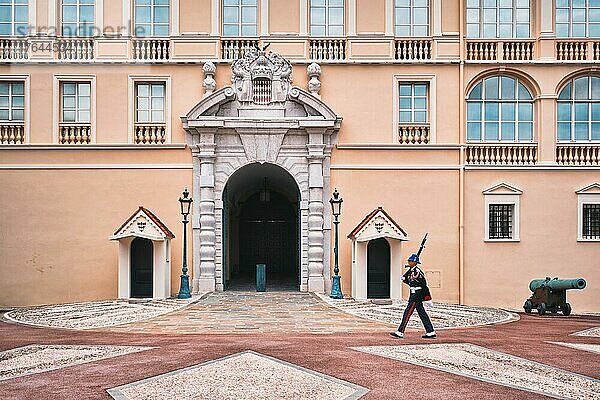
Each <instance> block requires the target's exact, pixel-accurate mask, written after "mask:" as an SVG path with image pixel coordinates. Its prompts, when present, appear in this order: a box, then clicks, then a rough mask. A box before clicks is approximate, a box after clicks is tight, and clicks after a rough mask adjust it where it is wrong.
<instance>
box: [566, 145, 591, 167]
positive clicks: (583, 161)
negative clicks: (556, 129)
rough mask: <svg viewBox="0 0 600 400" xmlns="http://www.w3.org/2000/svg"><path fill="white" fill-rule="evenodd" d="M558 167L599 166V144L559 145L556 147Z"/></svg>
mask: <svg viewBox="0 0 600 400" xmlns="http://www.w3.org/2000/svg"><path fill="white" fill-rule="evenodd" d="M556 162H557V163H558V164H559V165H594V166H597V165H600V144H582V145H581V144H561V143H559V144H558V145H557V146H556Z"/></svg>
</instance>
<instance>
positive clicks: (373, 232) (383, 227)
mask: <svg viewBox="0 0 600 400" xmlns="http://www.w3.org/2000/svg"><path fill="white" fill-rule="evenodd" d="M348 238H349V239H352V240H355V241H357V242H367V241H370V240H373V239H379V238H389V239H396V240H402V241H406V240H409V237H408V235H407V234H406V232H404V230H403V229H402V228H401V227H400V225H398V223H396V221H394V219H393V218H392V217H391V216H390V215H389V214H388V213H387V212H386V211H385V210H384V209H383V208H382V207H378V208H376V209H375V210H373V211H371V212H370V213H369V214H367V216H366V217H365V218H363V220H362V221H361V222H360V223H359V224H358V225H357V226H356V227H355V228H354V229H353V230H352V232H350V234H349V235H348Z"/></svg>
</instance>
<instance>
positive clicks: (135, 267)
mask: <svg viewBox="0 0 600 400" xmlns="http://www.w3.org/2000/svg"><path fill="white" fill-rule="evenodd" d="M153 248H154V246H153V244H152V241H151V240H148V239H143V238H135V239H133V241H132V242H131V259H130V262H131V275H130V281H131V297H136V298H148V297H152V288H153V285H152V281H153V270H154V268H153V260H152V259H153V257H154V250H153Z"/></svg>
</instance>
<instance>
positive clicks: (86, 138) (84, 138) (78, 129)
mask: <svg viewBox="0 0 600 400" xmlns="http://www.w3.org/2000/svg"><path fill="white" fill-rule="evenodd" d="M58 142H59V143H60V144H89V143H91V142H92V127H91V125H90V124H85V123H80V122H74V123H72V122H69V123H67V122H61V123H60V126H59V137H58Z"/></svg>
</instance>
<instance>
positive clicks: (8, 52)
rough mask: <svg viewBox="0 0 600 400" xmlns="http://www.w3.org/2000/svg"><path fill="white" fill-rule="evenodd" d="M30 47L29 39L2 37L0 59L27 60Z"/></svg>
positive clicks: (0, 40)
mask: <svg viewBox="0 0 600 400" xmlns="http://www.w3.org/2000/svg"><path fill="white" fill-rule="evenodd" d="M28 47H29V44H28V42H27V39H0V60H6V61H18V60H27V59H28V58H29V51H28Z"/></svg>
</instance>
